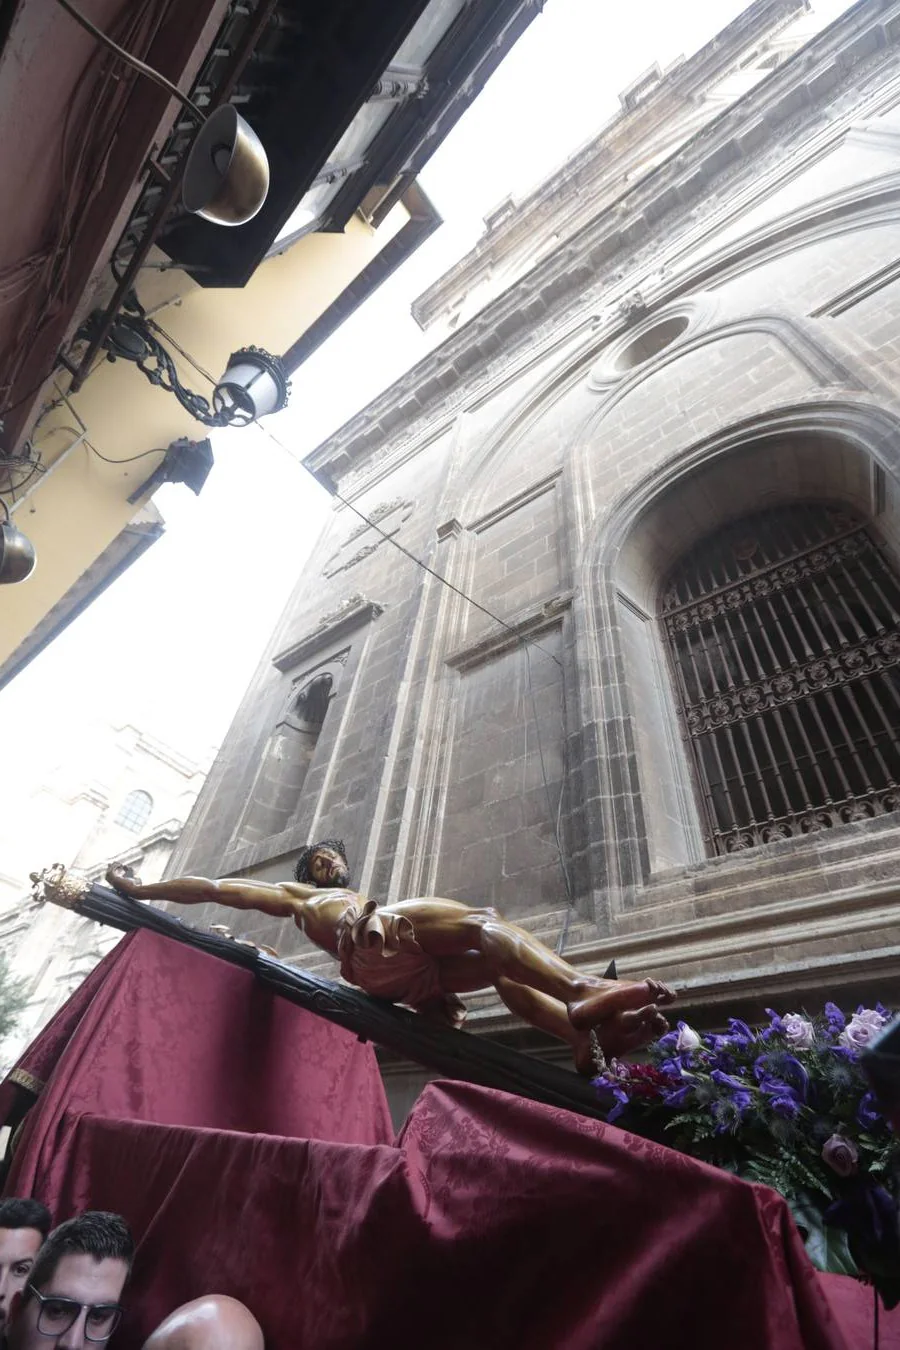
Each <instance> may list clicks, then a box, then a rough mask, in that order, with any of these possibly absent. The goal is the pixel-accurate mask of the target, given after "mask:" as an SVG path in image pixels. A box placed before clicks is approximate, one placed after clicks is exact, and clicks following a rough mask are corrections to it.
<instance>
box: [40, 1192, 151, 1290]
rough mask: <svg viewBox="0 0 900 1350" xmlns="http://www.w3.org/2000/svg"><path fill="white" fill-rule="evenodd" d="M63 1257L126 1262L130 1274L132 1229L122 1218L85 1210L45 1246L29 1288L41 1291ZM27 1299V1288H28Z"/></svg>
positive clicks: (132, 1248)
mask: <svg viewBox="0 0 900 1350" xmlns="http://www.w3.org/2000/svg"><path fill="white" fill-rule="evenodd" d="M64 1256H93V1257H94V1259H95V1260H96V1261H103V1260H115V1261H124V1262H125V1264H126V1265H127V1267H128V1269H129V1271H130V1270H131V1262H132V1258H133V1257H134V1239H133V1238H132V1236H131V1229H130V1228H129V1227H128V1224H127V1223H126V1222H125V1220H124V1219H123V1218H122V1216H121V1215H120V1214H108V1213H107V1212H106V1211H105V1210H101V1209H93V1210H90V1209H89V1210H86V1211H85V1213H84V1214H78V1215H77V1216H76V1217H75V1218H74V1219H67V1220H66V1222H65V1223H61V1224H60V1225H59V1227H58V1228H54V1230H53V1232H52V1233H51V1234H50V1236H49V1237H48V1238H47V1239H46V1241H45V1242H44V1245H43V1247H41V1250H40V1251H39V1252H38V1254H37V1257H36V1258H35V1262H34V1265H33V1266H32V1268H31V1278H30V1280H29V1284H33V1285H34V1287H35V1289H40V1288H41V1286H42V1285H45V1284H46V1283H47V1282H48V1280H51V1279H52V1278H53V1276H54V1274H55V1272H56V1267H57V1266H58V1265H59V1263H60V1261H61V1260H62V1259H63V1257H64ZM24 1292H25V1297H26V1298H27V1297H28V1286H27V1285H26V1287H25V1291H24Z"/></svg>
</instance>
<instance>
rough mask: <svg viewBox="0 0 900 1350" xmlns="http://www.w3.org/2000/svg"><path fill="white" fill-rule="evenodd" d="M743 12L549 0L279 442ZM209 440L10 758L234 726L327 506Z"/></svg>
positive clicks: (64, 652) (367, 374)
mask: <svg viewBox="0 0 900 1350" xmlns="http://www.w3.org/2000/svg"><path fill="white" fill-rule="evenodd" d="M847 3H848V0H827V4H826V5H825V6H824V7H825V8H827V9H828V10H834V11H835V12H837V11H838V10H840V9H843V8H846V4H847ZM743 8H745V2H744V0H688V3H686V4H677V3H673V0H642V3H641V4H640V5H633V6H628V5H610V4H604V3H601V0H548V3H547V4H546V7H545V9H544V11H543V13H542V14H540V15H539V16H538V17H537V18H536V19H535V20H534V22H533V23H532V25H531V27H530V28H529V30H528V31H527V32H526V34H525V35H524V37H523V38H522V39H521V40H520V41H519V42H518V44H517V45H516V47H515V48H514V49H513V51H512V52H511V54H510V55H509V56H508V57H507V58H506V60H505V62H504V63H503V65H502V66H501V67H500V69H499V70H498V71H497V72H496V74H495V75H494V76H493V78H492V79H491V81H490V82H489V84H488V86H487V88H486V89H485V90H484V92H483V93H482V94H481V95H480V97H479V98H478V99H477V100H476V102H475V103H474V104H473V105H472V107H471V108H470V109H469V111H468V112H467V113H466V114H465V116H464V117H463V118H462V119H461V121H460V122H459V123H458V124H457V126H456V128H455V129H454V130H453V131H452V132H451V134H450V136H449V137H448V139H447V140H446V141H445V143H444V144H443V146H442V147H441V148H440V149H439V150H438V152H437V154H436V155H435V156H434V158H433V159H432V161H431V163H430V164H429V165H428V166H427V168H426V170H425V171H424V172H423V173H422V175H421V178H422V183H423V186H424V187H425V189H426V191H427V192H428V193H429V194H430V196H431V197H432V198H433V200H434V202H435V204H436V206H437V208H438V210H439V211H440V213H441V215H442V216H443V218H444V221H445V224H444V225H443V226H442V227H441V228H440V229H439V230H438V232H437V233H436V234H435V235H434V236H433V237H432V238H431V239H430V240H428V241H427V242H426V243H425V244H424V245H423V247H422V248H421V249H420V250H419V251H418V253H417V254H416V255H414V257H413V258H411V259H410V260H409V261H408V262H407V263H406V264H405V265H404V266H403V267H402V268H401V269H399V270H398V272H397V273H395V275H394V276H393V277H392V278H391V279H390V280H389V281H388V282H386V283H385V285H384V286H383V287H382V288H381V290H380V291H378V292H377V293H376V294H375V295H374V296H373V297H372V298H371V299H370V300H369V301H368V302H367V303H366V304H365V305H364V306H363V307H362V308H361V309H360V310H359V311H358V312H357V314H356V315H354V316H353V317H352V318H351V319H350V320H349V321H348V322H347V324H345V325H344V327H343V328H342V329H341V330H340V331H339V332H338V333H337V334H335V336H334V337H333V338H332V339H331V340H330V341H329V342H328V343H326V344H325V345H324V346H323V347H322V348H321V349H320V350H319V351H318V352H316V353H315V354H314V355H313V356H312V357H311V358H310V360H309V361H308V362H307V363H306V365H305V366H304V367H303V368H302V369H301V370H300V371H298V372H297V373H296V374H295V375H294V377H293V395H292V400H291V406H290V407H289V408H288V409H287V410H286V411H285V412H284V413H283V414H281V415H280V416H279V417H278V418H273V419H270V423H271V425H272V429H273V431H274V432H275V433H276V434H277V435H278V436H279V438H280V439H281V440H283V441H284V442H286V443H287V444H288V445H290V446H291V448H292V449H293V450H294V451H295V452H296V453H297V454H304V453H306V452H308V451H309V450H311V449H312V448H313V447H314V446H315V445H317V444H318V443H319V441H321V440H322V439H323V438H324V437H325V436H327V435H328V434H329V433H330V432H331V431H333V430H334V429H335V428H336V427H338V426H340V425H341V423H343V422H345V421H346V420H347V419H348V418H349V417H351V416H353V414H354V413H355V412H357V411H358V410H359V409H360V408H361V407H362V406H363V405H364V404H365V403H366V402H368V401H369V400H370V399H371V398H373V397H374V396H375V395H376V394H377V393H379V392H380V391H381V390H382V389H383V388H384V387H385V386H386V385H387V384H389V383H390V382H391V380H393V379H395V378H396V377H397V376H398V375H400V374H401V373H402V372H403V371H404V370H405V369H407V368H408V367H409V366H410V365H412V364H413V363H414V362H415V361H416V360H418V359H420V358H421V356H423V355H424V354H425V352H426V351H427V350H428V347H429V345H430V343H431V342H432V341H433V339H432V338H430V336H428V335H423V334H422V333H421V332H420V331H419V329H418V327H417V326H416V324H415V323H414V321H413V320H412V318H411V317H410V314H409V308H410V305H411V303H412V301H413V300H414V299H415V297H416V296H417V295H419V294H420V293H421V291H423V290H424V289H425V288H426V287H427V286H428V285H429V284H430V283H431V282H432V281H434V280H435V279H436V278H437V277H439V276H440V275H442V273H443V272H445V271H446V270H447V268H448V267H449V266H451V265H452V263H453V262H455V261H456V260H457V259H458V258H459V257H461V256H462V254H463V253H465V252H466V251H467V250H468V249H469V248H470V247H471V246H472V244H473V243H474V242H475V240H476V239H477V238H478V236H479V235H480V234H481V233H482V229H483V226H482V217H483V216H484V215H485V214H486V213H487V212H488V211H489V210H491V208H492V207H494V206H495V205H496V204H497V203H498V202H500V201H501V200H502V199H503V198H504V197H505V196H507V194H509V193H510V192H511V193H513V194H514V195H522V194H523V193H524V192H526V191H527V190H528V189H529V188H531V187H532V186H534V185H535V184H536V183H538V182H539V181H540V180H541V179H542V178H544V177H546V176H547V174H548V173H549V172H551V171H552V170H553V169H554V168H556V167H557V166H558V165H559V164H561V163H562V162H563V160H565V159H566V158H567V156H568V155H569V154H570V153H571V152H572V151H573V150H574V149H575V148H576V147H577V146H578V145H580V144H581V143H583V142H584V141H585V140H587V139H588V138H589V137H590V136H591V135H592V134H593V133H594V132H595V131H596V130H597V129H598V128H599V127H600V126H601V125H602V124H603V123H604V122H605V121H606V120H607V119H608V118H609V117H610V116H611V115H612V114H613V113H614V112H615V111H616V109H617V107H618V98H617V95H618V93H619V91H620V90H622V89H624V88H626V87H627V86H628V85H629V84H630V83H631V81H632V80H634V79H635V78H636V77H637V76H638V75H640V74H641V73H642V72H643V71H644V70H645V69H646V68H647V67H648V66H650V65H652V63H653V62H654V61H658V62H659V63H660V65H661V66H663V67H665V66H666V65H668V64H669V63H670V62H672V61H673V60H674V59H675V58H676V57H677V56H679V55H680V54H682V53H683V54H685V55H689V54H690V53H691V52H693V51H695V50H696V49H697V48H698V47H699V46H701V45H702V44H703V43H704V42H705V41H707V40H708V39H709V38H710V37H712V36H713V35H714V33H715V32H716V31H718V30H719V29H721V28H722V27H723V26H724V25H725V24H726V23H728V22H730V21H731V20H732V19H733V18H734V17H735V16H736V15H737V14H738V13H740V12H741V10H742V9H743ZM821 8H823V6H822V5H821V4H817V5H816V9H817V11H818V10H819V9H821ZM204 392H205V391H204ZM159 397H160V398H165V397H167V395H165V394H164V393H162V392H160V394H159ZM213 445H214V449H215V453H216V466H215V468H214V470H213V472H212V474H211V475H210V478H209V479H208V481H207V484H206V486H205V488H204V489H203V493H202V495H201V496H200V497H199V498H195V497H194V496H193V494H192V493H190V492H189V491H188V490H187V489H186V488H184V487H173V486H168V487H165V488H163V489H162V490H161V491H160V492H159V493H157V495H156V497H155V499H154V500H155V501H156V504H157V505H158V506H159V508H160V510H161V511H162V513H163V515H164V516H165V518H166V524H167V531H166V534H165V536H164V537H163V538H162V539H161V540H160V541H159V542H158V543H156V544H154V545H153V547H152V548H151V549H150V550H149V551H148V553H147V554H145V555H144V557H143V558H142V559H141V560H139V561H138V562H137V563H136V564H134V566H133V567H132V568H130V569H129V571H128V572H127V573H126V574H125V575H124V576H123V577H122V578H121V579H120V580H118V581H117V582H115V583H114V584H113V585H112V587H111V588H110V590H109V591H108V592H107V593H106V594H104V595H102V596H101V597H100V598H99V599H98V600H96V601H95V602H94V604H93V605H91V606H90V608H89V609H88V610H87V611H86V612H85V613H84V614H83V615H81V616H80V617H79V618H78V619H77V620H76V621H75V622H74V623H73V624H72V625H71V626H70V627H69V629H68V630H67V631H66V632H65V633H64V634H62V636H61V637H60V638H58V639H57V640H56V642H54V643H53V644H51V646H50V647H49V648H48V650H47V651H46V652H44V653H43V654H42V655H41V656H40V657H38V658H37V659H36V660H35V661H34V662H33V663H32V664H31V666H30V667H28V668H27V669H26V670H25V671H24V672H23V673H22V674H21V675H20V676H19V677H18V678H17V679H16V680H14V681H13V682H12V684H11V685H10V686H8V688H7V689H5V690H2V691H0V725H2V726H3V727H4V739H3V746H4V750H5V751H6V754H7V757H8V756H9V754H11V753H12V754H16V755H24V756H25V760H24V762H25V763H27V755H28V750H29V747H31V748H32V749H34V748H36V747H35V746H34V738H35V737H41V738H46V737H50V738H51V739H53V740H54V741H55V742H56V744H57V746H58V747H59V746H61V745H62V744H63V743H64V741H65V738H66V728H67V726H70V725H71V724H72V721H73V719H74V720H75V721H76V722H83V721H84V720H86V719H87V718H91V717H94V716H102V717H106V716H110V717H116V718H121V719H122V720H123V721H125V720H127V721H130V722H133V723H135V724H137V725H139V726H141V727H142V728H144V729H145V730H147V731H149V732H152V733H153V734H154V735H156V736H158V737H160V738H161V739H163V740H165V741H167V742H168V743H170V744H171V745H173V746H175V747H177V748H178V749H180V750H182V751H183V752H184V753H185V754H191V753H193V752H196V751H198V750H200V749H201V748H203V747H205V746H207V745H209V744H211V743H214V742H216V741H218V740H220V739H221V737H222V736H223V735H224V733H225V731H226V730H227V727H228V724H229V722H230V720H231V717H232V715H233V713H234V711H235V709H236V707H237V704H238V701H239V700H240V697H241V695H242V693H243V691H244V689H245V687H246V685H247V683H248V681H249V679H250V676H251V674H252V672H253V670H254V668H255V666H256V664H257V662H258V659H259V656H260V653H261V651H262V648H263V647H264V645H265V643H266V641H267V639H268V636H269V634H270V632H271V630H272V628H273V626H274V624H275V622H276V620H277V617H278V614H279V613H280V611H281V609H282V608H283V605H284V603H285V601H286V599H287V596H288V593H289V591H290V589H291V587H292V584H293V582H294V581H295V579H296V577H297V576H298V574H299V572H300V570H301V567H302V565H303V563H304V561H305V559H306V557H307V555H308V553H309V550H310V549H311V547H312V545H313V543H314V542H315V539H316V536H317V535H318V533H319V531H320V529H321V527H322V524H323V523H324V521H325V519H326V518H327V514H328V510H329V505H328V498H327V495H326V494H325V492H324V491H323V490H322V489H321V488H319V487H318V485H317V484H316V483H315V482H314V481H313V480H312V479H310V477H309V475H308V474H306V472H305V470H304V469H303V468H302V467H301V466H299V465H298V464H297V463H295V462H294V461H293V460H292V459H290V458H289V457H288V456H287V455H286V454H285V453H284V452H283V451H282V450H279V449H278V448H277V447H276V446H275V445H274V444H273V443H272V442H271V441H270V440H269V439H268V438H267V437H266V436H264V435H263V434H262V433H261V432H260V431H259V430H258V429H255V428H251V429H248V430H245V431H241V432H221V433H216V434H215V435H214V440H213ZM38 565H40V561H39V562H38ZM111 637H114V638H115V639H116V641H115V653H114V654H113V652H111V651H110V649H109V648H108V647H107V640H108V639H109V638H111ZM124 651H128V652H129V654H128V655H127V656H123V655H122V653H123V652H124Z"/></svg>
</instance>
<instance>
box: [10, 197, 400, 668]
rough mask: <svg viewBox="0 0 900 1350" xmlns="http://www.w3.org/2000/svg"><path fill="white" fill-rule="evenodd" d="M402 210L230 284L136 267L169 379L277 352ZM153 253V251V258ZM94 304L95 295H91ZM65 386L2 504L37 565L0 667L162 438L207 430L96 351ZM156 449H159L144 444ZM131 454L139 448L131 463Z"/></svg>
mask: <svg viewBox="0 0 900 1350" xmlns="http://www.w3.org/2000/svg"><path fill="white" fill-rule="evenodd" d="M407 219H408V213H407V212H406V210H405V208H404V207H403V206H402V205H399V204H398V205H397V206H396V207H395V208H394V209H393V211H391V213H390V215H389V216H388V217H387V218H386V219H385V221H384V223H383V224H382V225H381V226H380V227H379V229H377V230H374V229H372V228H371V227H370V226H369V225H367V224H365V223H364V222H363V221H362V220H361V219H359V218H357V217H354V218H353V219H352V220H351V221H350V222H349V224H348V226H347V228H346V230H345V232H344V233H343V234H310V235H306V236H304V237H303V238H301V239H298V240H297V241H296V242H294V243H293V244H291V245H290V246H289V247H288V248H286V249H285V251H284V252H283V253H280V254H277V255H275V256H273V257H271V258H269V259H268V260H267V261H266V262H265V263H263V264H262V266H261V267H260V268H258V269H257V271H256V272H255V273H254V275H253V277H252V278H251V280H250V281H249V282H248V283H247V285H246V286H244V287H242V288H239V289H227V290H226V289H220V290H213V289H210V290H206V289H204V288H202V287H200V286H198V285H197V284H196V283H195V282H193V281H192V280H191V279H190V278H189V277H188V276H187V275H186V274H185V273H183V272H181V271H179V270H172V271H162V272H161V271H159V270H158V269H156V270H154V269H153V268H150V269H147V270H145V271H144V272H143V278H144V280H142V282H141V283H140V285H139V287H138V292H139V298H140V300H141V303H142V304H143V305H144V306H145V308H146V309H147V311H148V314H149V315H150V316H151V317H152V318H153V319H154V320H155V321H156V322H157V323H159V324H160V325H162V327H163V328H164V329H165V331H166V333H168V334H170V335H171V337H172V338H173V339H174V342H175V343H177V344H178V346H179V347H182V348H183V349H184V351H185V352H187V353H189V354H190V356H191V358H193V362H194V363H195V364H192V363H191V361H188V360H187V359H185V358H184V357H183V356H181V355H179V354H178V352H177V350H176V349H174V348H173V347H172V344H169V343H166V345H167V346H169V347H170V350H172V351H173V354H174V355H175V357H176V361H177V365H178V370H179V378H180V379H181V380H182V382H183V383H184V384H185V385H187V386H188V387H189V388H191V389H192V390H193V391H195V392H197V393H200V394H202V395H203V396H204V397H205V398H207V399H209V398H210V396H211V394H212V388H213V383H214V382H215V381H216V380H217V379H219V377H220V376H221V375H222V374H223V373H224V371H225V368H226V366H227V363H228V357H229V356H230V354H231V353H232V352H233V351H235V350H236V349H237V348H239V347H244V346H249V345H250V344H253V345H255V346H257V347H263V348H265V349H266V350H267V351H270V352H272V353H275V354H280V353H282V352H284V351H286V350H287V348H288V347H290V345H291V344H292V343H293V342H294V341H296V339H297V338H298V337H299V336H301V334H303V333H304V332H306V330H307V329H308V328H309V326H310V325H311V324H312V323H313V322H314V321H315V320H316V319H317V318H318V317H319V316H320V315H321V314H322V313H323V312H324V311H325V310H326V309H327V308H328V306H329V305H330V304H331V303H332V302H333V301H334V300H335V299H336V297H337V296H338V295H340V294H341V292H342V291H343V290H344V289H345V288H346V287H347V286H348V285H349V284H350V283H351V282H352V280H353V279H354V278H355V277H356V276H358V275H359V273H360V272H361V271H362V270H363V268H364V267H365V266H366V265H367V264H368V263H369V262H371V261H372V259H373V258H374V257H375V256H376V255H377V254H378V253H379V252H380V251H381V249H382V248H384V246H385V244H387V243H388V242H389V241H390V240H391V239H392V238H393V237H394V235H395V234H396V233H397V232H398V230H400V229H401V228H402V226H403V225H404V224H405V222H406V220H407ZM163 257H164V255H163V254H161V253H157V255H156V257H155V261H157V262H159V261H161V260H162V259H163ZM102 301H103V297H101V296H98V304H99V303H101V302H102ZM164 341H165V339H164ZM198 367H199V369H198ZM202 371H207V372H209V375H210V378H209V379H207V378H205V377H204V375H203V374H202V373H201V372H202ZM67 384H68V377H66V378H65V379H64V380H61V381H60V383H59V384H58V386H57V400H56V406H51V408H50V411H48V412H47V413H46V415H45V416H43V417H42V418H41V419H39V421H38V423H37V425H36V428H35V431H34V433H33V444H34V446H35V448H36V449H37V450H39V451H40V454H41V459H42V462H43V464H44V466H45V472H44V473H43V474H42V475H41V476H40V477H39V478H37V479H35V480H32V485H33V487H34V490H33V491H32V492H31V493H30V495H28V494H27V493H26V494H25V495H23V496H22V497H20V498H19V500H18V501H17V502H14V503H13V504H12V507H11V510H12V515H13V520H14V521H15V524H16V525H17V526H18V527H19V529H21V530H22V531H23V532H24V533H25V534H26V535H27V536H28V538H29V539H30V540H31V541H32V543H33V544H34V546H35V549H36V551H37V558H38V562H37V566H36V568H35V570H34V571H33V572H32V574H31V576H30V577H29V578H28V579H27V580H26V581H23V582H20V583H18V584H17V585H15V586H8V587H5V588H4V595H3V625H2V630H0V666H2V665H3V663H4V662H6V661H7V660H8V659H9V658H10V657H11V656H12V655H13V653H14V652H15V651H16V649H17V648H18V647H19V645H20V644H21V643H22V642H23V641H24V640H25V638H27V637H28V635H29V634H30V633H31V632H32V630H33V629H34V628H35V626H36V625H37V624H38V623H39V621H40V620H41V619H42V618H43V617H44V615H46V614H47V613H48V611H49V610H51V609H52V607H53V606H54V605H55V604H57V602H58V601H60V600H61V599H62V597H63V596H64V595H65V594H66V592H67V591H68V590H69V588H70V587H71V586H72V585H73V584H74V583H75V582H76V581H77V580H78V578H79V577H81V576H82V575H83V574H84V573H85V572H86V571H87V569H88V568H89V567H90V566H91V564H92V563H93V562H94V561H95V560H96V559H97V558H98V557H99V555H100V554H101V553H102V552H103V551H104V549H106V548H107V547H108V546H109V545H110V544H112V542H113V541H114V540H115V539H116V538H117V536H119V535H120V533H121V532H122V530H123V529H124V528H125V526H126V525H127V524H128V522H129V521H131V520H132V519H133V517H135V516H136V515H137V513H138V509H139V506H138V504H130V503H129V501H128V498H129V497H130V496H131V495H132V494H133V493H134V491H135V489H136V488H139V487H140V486H141V484H142V483H145V482H146V481H147V480H148V479H149V478H150V476H151V474H152V473H153V470H154V469H155V468H156V467H157V465H159V464H160V463H161V462H162V460H163V458H164V455H165V451H166V448H167V447H168V446H169V445H170V444H171V442H172V441H173V440H176V439H178V437H181V436H186V437H189V438H190V439H192V440H198V439H202V438H203V437H204V436H205V435H206V434H207V432H206V429H205V428H204V427H203V425H202V424H201V423H200V422H198V421H196V420H195V419H194V418H193V417H192V416H191V415H190V414H189V413H187V412H186V411H185V410H184V408H182V406H181V404H180V403H179V402H178V401H177V399H176V398H175V396H174V395H173V394H171V393H167V392H165V391H164V390H162V389H160V388H158V387H157V386H155V385H152V384H150V382H149V381H148V380H147V378H146V377H145V376H144V375H143V374H142V373H141V371H140V370H138V369H137V367H136V366H135V365H133V364H132V363H131V362H129V361H123V360H117V361H115V362H110V361H108V360H106V359H105V357H104V358H100V359H99V360H98V361H97V363H96V365H95V366H94V368H93V370H92V371H91V373H90V375H89V376H88V379H87V381H86V382H85V384H84V386H83V388H82V389H81V390H80V391H79V393H78V394H76V395H74V396H73V397H72V398H71V399H68V398H63V395H64V394H65V392H66V388H67ZM53 389H54V386H53V385H51V386H50V391H49V393H50V397H52V396H53ZM157 449H158V454H152V453H149V454H148V453H146V452H148V451H150V452H152V451H154V450H157ZM138 455H140V456H144V457H143V458H140V459H137V460H135V459H134V456H138ZM101 456H102V458H101ZM110 461H111V462H110ZM128 461H132V462H128ZM149 495H150V494H149V493H148V494H146V496H145V497H144V498H143V500H144V501H146V500H147V497H149Z"/></svg>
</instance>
